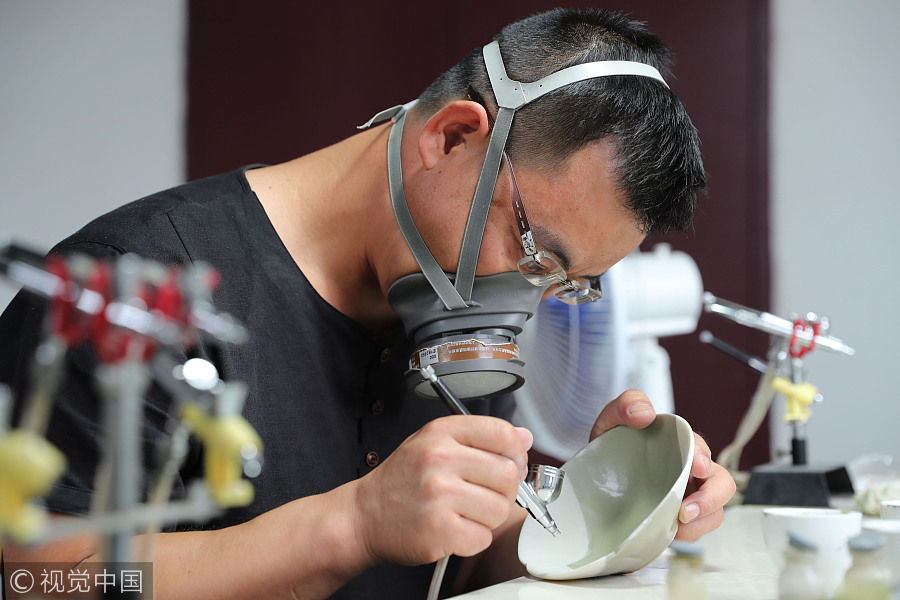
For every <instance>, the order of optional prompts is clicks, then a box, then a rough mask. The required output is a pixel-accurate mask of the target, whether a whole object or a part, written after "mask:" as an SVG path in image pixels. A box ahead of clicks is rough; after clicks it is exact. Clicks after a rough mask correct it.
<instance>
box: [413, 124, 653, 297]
mask: <svg viewBox="0 0 900 600" xmlns="http://www.w3.org/2000/svg"><path fill="white" fill-rule="evenodd" d="M466 155H468V156H466ZM483 156H484V154H483V153H482V154H480V157H479V155H478V153H477V152H467V153H464V154H463V156H461V157H460V159H459V160H458V161H457V162H456V163H451V164H449V165H445V166H444V170H443V171H441V172H438V173H431V174H430V176H431V182H430V183H429V184H428V185H427V186H426V190H427V192H429V193H430V197H429V199H428V200H427V201H426V202H423V203H415V204H412V203H411V210H412V211H413V217H414V218H415V221H416V223H417V225H418V226H419V229H420V231H421V233H422V235H423V237H424V239H425V240H426V242H427V243H428V245H429V247H430V248H431V250H432V253H433V254H434V255H435V258H436V259H437V260H438V262H439V263H440V264H441V266H442V267H443V268H444V269H445V270H446V271H448V272H454V271H455V270H456V265H457V262H458V257H459V248H460V244H461V241H462V233H463V231H464V229H465V223H466V219H467V217H468V210H469V206H470V205H471V199H472V194H473V192H474V188H475V182H476V181H477V178H478V173H479V171H480V169H481V160H483ZM513 160H515V159H513ZM614 161H615V153H614V147H613V146H612V145H611V144H608V143H607V142H605V141H598V142H593V143H591V144H589V145H588V146H586V147H585V148H583V149H581V150H579V151H578V152H576V153H574V154H573V155H572V156H571V157H569V159H568V160H567V161H565V163H564V164H563V165H562V167H561V168H559V169H557V170H554V171H552V172H549V173H544V172H541V171H538V170H535V169H528V168H527V167H526V166H525V165H524V164H515V163H514V164H513V167H514V168H515V170H516V178H517V180H518V185H519V190H520V193H521V196H522V202H523V204H524V207H525V210H526V212H527V214H528V219H529V221H530V224H531V228H532V230H533V232H534V236H535V242H536V243H537V247H538V249H539V250H544V251H546V252H548V253H550V254H551V255H553V256H554V257H555V258H556V259H557V260H558V261H559V263H560V264H561V265H562V266H563V268H564V269H565V270H566V272H567V275H568V277H569V278H570V279H576V278H584V277H590V276H597V275H600V274H602V273H604V272H606V270H608V269H609V268H610V267H611V266H612V265H614V264H615V263H617V262H618V261H619V260H621V259H622V258H624V257H625V256H626V255H627V254H628V253H629V252H631V251H632V250H634V249H635V248H636V247H637V246H638V245H639V244H640V243H641V241H642V240H643V239H644V234H643V233H642V232H641V230H640V228H639V227H638V224H637V221H636V219H635V218H634V215H633V214H632V213H631V212H630V211H629V210H628V209H627V208H625V207H624V205H623V203H624V196H623V195H622V193H621V192H620V191H619V190H618V189H617V187H616V177H615V174H614V172H613V168H614V165H615V162H614ZM523 256H524V252H523V250H522V242H521V239H520V237H519V230H518V227H517V224H516V220H515V215H514V214H513V208H512V203H511V200H510V180H509V176H508V173H507V170H506V168H505V167H501V169H500V174H499V176H498V178H497V185H496V187H495V189H494V196H493V201H492V203H491V208H490V212H489V215H488V220H487V224H486V226H485V232H484V238H483V241H482V246H481V252H480V254H479V257H478V266H477V270H476V274H477V275H489V274H492V273H500V272H505V271H517V270H518V267H517V263H518V261H519V259H521V258H522V257H523ZM416 270H418V268H417V267H416V268H412V269H411V270H410V271H408V272H412V271H416ZM549 294H550V291H548V295H549Z"/></svg>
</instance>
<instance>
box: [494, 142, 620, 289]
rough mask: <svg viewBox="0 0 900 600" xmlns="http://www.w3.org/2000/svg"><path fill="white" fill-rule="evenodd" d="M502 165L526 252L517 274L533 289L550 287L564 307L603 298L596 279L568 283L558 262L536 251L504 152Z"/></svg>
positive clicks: (523, 207)
mask: <svg viewBox="0 0 900 600" xmlns="http://www.w3.org/2000/svg"><path fill="white" fill-rule="evenodd" d="M503 162H504V163H505V164H506V169H507V171H508V172H509V182H510V185H509V195H510V198H511V200H512V206H513V212H514V213H515V215H516V224H517V225H518V226H519V235H520V237H521V238H522V249H523V250H524V251H525V257H524V258H522V259H520V260H519V273H521V274H522V275H523V276H524V277H525V279H527V280H528V282H529V283H531V284H532V285H535V286H538V287H546V286H552V288H551V289H552V291H553V296H554V297H556V298H557V299H558V300H561V301H563V302H565V303H566V304H584V303H585V302H596V301H597V300H599V299H600V298H602V297H603V291H602V290H601V289H600V278H599V277H589V278H587V280H586V281H585V283H582V282H580V281H576V280H574V279H568V278H567V275H566V271H565V269H563V268H562V265H560V264H559V261H557V260H556V259H555V258H553V256H551V255H550V254H547V253H546V252H544V251H543V250H538V249H537V245H536V244H535V243H534V235H533V234H532V233H531V225H529V223H528V216H527V215H526V214H525V205H524V204H523V203H522V193H521V192H520V191H519V184H518V183H517V182H516V173H515V171H514V170H513V166H512V161H511V160H510V159H509V155H508V154H507V153H506V151H505V150H504V151H503Z"/></svg>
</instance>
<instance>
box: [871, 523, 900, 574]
mask: <svg viewBox="0 0 900 600" xmlns="http://www.w3.org/2000/svg"><path fill="white" fill-rule="evenodd" d="M862 528H863V531H871V532H873V533H877V534H878V535H880V536H881V537H883V538H884V562H885V563H886V564H887V566H888V567H890V569H891V575H892V576H893V578H894V582H895V583H898V582H900V520H886V519H864V520H863V526H862Z"/></svg>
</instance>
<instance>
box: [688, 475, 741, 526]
mask: <svg viewBox="0 0 900 600" xmlns="http://www.w3.org/2000/svg"><path fill="white" fill-rule="evenodd" d="M734 492H735V484H734V479H732V478H731V475H730V474H729V473H728V471H726V470H725V469H724V468H723V467H722V466H721V465H717V464H716V463H711V466H710V475H709V477H708V478H707V479H706V481H704V482H703V483H701V484H700V487H699V489H697V491H696V492H694V493H693V494H690V495H689V496H688V497H687V498H685V499H684V500H683V501H682V503H681V509H680V510H679V511H678V520H679V521H681V522H682V523H685V524H686V523H691V522H693V521H696V520H697V519H700V518H702V517H706V516H708V515H711V514H713V513H715V512H716V511H718V510H721V509H722V507H723V506H724V505H725V503H726V502H728V500H729V499H730V498H731V497H732V496H733V495H734Z"/></svg>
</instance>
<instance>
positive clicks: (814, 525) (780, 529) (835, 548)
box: [762, 507, 862, 594]
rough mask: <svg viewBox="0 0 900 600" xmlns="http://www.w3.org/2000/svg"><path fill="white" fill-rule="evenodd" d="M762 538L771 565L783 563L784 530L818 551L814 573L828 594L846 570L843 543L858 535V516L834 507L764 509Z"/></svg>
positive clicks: (855, 513)
mask: <svg viewBox="0 0 900 600" xmlns="http://www.w3.org/2000/svg"><path fill="white" fill-rule="evenodd" d="M762 520H763V537H764V538H765V541H766V548H767V549H768V550H769V555H770V556H771V557H772V560H773V561H774V562H775V564H776V565H777V566H778V567H779V569H780V568H781V565H783V564H784V550H785V548H786V547H787V543H788V535H787V532H788V531H793V532H794V533H796V534H798V535H802V536H803V537H804V538H806V539H808V540H809V541H811V542H812V543H814V544H815V545H816V547H817V549H818V557H817V559H816V570H817V571H818V573H819V575H820V576H821V577H822V580H823V581H824V583H825V587H826V588H827V590H828V591H829V593H832V594H833V593H834V591H835V589H837V586H838V585H840V583H841V581H842V580H843V579H844V573H845V572H846V571H847V569H848V568H849V567H850V563H851V558H850V551H849V550H848V549H847V540H848V539H850V538H851V537H853V536H854V535H856V534H857V533H859V532H860V530H861V528H862V514H861V513H859V512H856V511H850V510H837V509H834V508H793V507H777V508H764V509H763V511H762Z"/></svg>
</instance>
